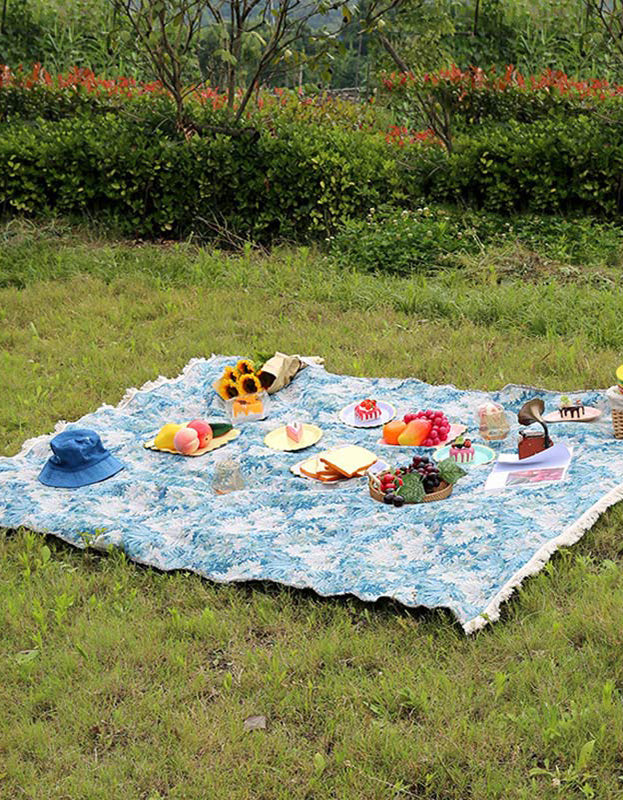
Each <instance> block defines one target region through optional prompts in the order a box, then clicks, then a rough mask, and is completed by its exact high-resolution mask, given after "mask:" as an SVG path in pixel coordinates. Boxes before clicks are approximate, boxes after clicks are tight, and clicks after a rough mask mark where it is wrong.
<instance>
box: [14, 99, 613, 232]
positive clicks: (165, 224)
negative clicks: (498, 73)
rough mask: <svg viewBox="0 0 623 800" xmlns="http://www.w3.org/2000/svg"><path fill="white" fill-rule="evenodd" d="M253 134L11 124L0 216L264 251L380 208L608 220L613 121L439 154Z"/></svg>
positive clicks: (564, 124)
mask: <svg viewBox="0 0 623 800" xmlns="http://www.w3.org/2000/svg"><path fill="white" fill-rule="evenodd" d="M136 108H138V106H137V107H136ZM159 115H160V116H159ZM159 119H160V120H161V122H158V120H159ZM258 131H259V132H258V135H257V137H249V136H246V135H241V136H236V137H231V136H224V135H218V136H202V137H199V136H195V137H194V138H192V139H191V140H190V141H186V140H185V139H184V138H183V137H180V136H177V135H176V134H175V131H174V129H173V126H172V124H171V122H170V119H169V120H168V121H167V119H166V117H165V118H163V117H162V116H161V114H160V112H158V113H156V111H155V110H153V109H152V110H151V112H146V113H145V114H142V115H141V114H136V116H135V118H131V117H130V116H129V115H127V114H119V113H116V112H115V113H111V112H105V111H104V110H102V112H101V113H100V114H97V115H93V114H91V115H86V114H76V115H74V116H70V117H67V118H63V119H59V120H56V121H53V120H44V119H30V120H27V119H17V120H15V119H14V120H13V121H12V122H10V123H4V124H2V125H0V211H3V212H5V213H9V214H10V213H15V212H21V213H27V214H36V213H38V212H41V211H45V210H53V211H55V212H59V213H63V214H68V215H74V214H85V213H86V214H96V215H98V216H100V217H101V218H104V219H109V220H110V221H111V223H113V224H114V225H115V227H117V228H120V229H121V230H122V231H124V232H127V233H130V234H138V235H142V236H150V235H160V234H162V233H166V234H167V235H184V234H187V233H188V232H189V231H191V230H194V231H202V230H203V231H206V232H208V231H210V230H211V231H213V230H214V228H215V227H218V226H222V227H223V228H225V229H227V230H228V231H229V232H231V233H233V234H236V235H237V236H242V237H245V238H252V239H255V240H256V241H260V242H270V241H273V240H275V239H276V238H286V239H298V240H300V239H303V238H306V237H309V236H317V237H320V236H323V237H324V236H326V235H328V234H329V233H331V232H332V231H334V230H335V229H336V228H337V227H339V226H340V225H342V224H343V223H345V222H346V221H347V220H349V219H353V218H357V217H364V216H365V215H366V214H367V213H368V211H369V209H370V208H374V207H378V206H380V205H382V204H387V203H390V204H393V205H395V206H402V207H409V206H414V205H422V204H425V203H426V202H427V201H437V202H444V203H447V202H452V203H456V202H459V203H461V204H466V205H469V206H472V207H475V208H484V209H486V210H488V211H492V212H496V213H501V214H507V213H509V212H514V211H533V212H538V213H544V212H545V213H558V212H569V211H577V210H579V211H582V212H590V213H592V214H596V215H601V216H608V217H610V218H615V217H616V216H617V215H618V214H619V212H620V210H621V207H622V206H623V126H619V125H617V124H609V123H608V122H607V121H606V120H604V119H602V118H600V117H596V116H594V117H590V116H586V115H584V116H580V117H578V118H575V119H571V120H562V119H549V120H542V121H540V122H538V123H532V124H529V123H523V124H522V123H519V122H512V123H508V124H504V125H499V124H498V125H496V126H489V127H484V126H481V128H479V129H478V131H477V132H476V131H473V132H472V133H471V134H470V135H469V136H468V135H467V134H463V135H461V136H459V137H458V138H457V140H456V143H455V149H454V152H453V153H452V155H450V156H448V154H447V153H446V152H445V151H444V150H443V149H442V148H441V147H437V146H421V145H412V146H406V147H404V148H399V147H396V146H395V145H392V144H388V143H387V142H386V141H385V140H384V138H383V136H381V135H379V134H372V133H366V132H364V131H356V130H345V129H341V128H340V127H338V126H336V125H331V126H329V125H319V124H315V123H310V122H294V121H290V122H287V123H283V122H278V123H273V127H272V128H271V129H269V128H268V127H267V126H266V125H265V124H263V126H262V127H259V128H258Z"/></svg>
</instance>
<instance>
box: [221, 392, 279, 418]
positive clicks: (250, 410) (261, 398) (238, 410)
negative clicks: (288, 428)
mask: <svg viewBox="0 0 623 800" xmlns="http://www.w3.org/2000/svg"><path fill="white" fill-rule="evenodd" d="M269 408H270V400H269V399H268V394H267V392H264V391H262V392H256V393H255V394H241V395H238V397H232V398H231V400H225V412H226V414H227V416H228V417H229V419H230V421H231V422H232V423H233V424H235V425H243V424H244V423H245V422H254V421H255V420H258V419H265V418H266V417H267V416H268V409H269Z"/></svg>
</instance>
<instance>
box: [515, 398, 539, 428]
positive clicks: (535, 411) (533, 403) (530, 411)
mask: <svg viewBox="0 0 623 800" xmlns="http://www.w3.org/2000/svg"><path fill="white" fill-rule="evenodd" d="M543 411H545V403H544V402H543V401H542V400H541V398H540V397H533V398H532V400H528V402H527V403H524V404H523V406H522V407H521V408H520V409H519V412H518V414H517V419H518V420H519V424H520V425H532V423H533V422H540V423H541V425H543V426H545V420H544V419H543Z"/></svg>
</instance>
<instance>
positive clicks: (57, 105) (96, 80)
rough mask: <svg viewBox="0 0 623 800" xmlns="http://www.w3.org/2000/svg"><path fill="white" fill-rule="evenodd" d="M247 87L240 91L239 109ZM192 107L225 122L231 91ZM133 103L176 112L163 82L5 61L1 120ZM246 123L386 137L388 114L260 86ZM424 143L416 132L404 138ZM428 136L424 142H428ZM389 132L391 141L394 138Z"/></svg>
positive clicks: (209, 93) (0, 75) (203, 92)
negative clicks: (320, 127)
mask: <svg viewBox="0 0 623 800" xmlns="http://www.w3.org/2000/svg"><path fill="white" fill-rule="evenodd" d="M242 95H243V90H242V89H238V90H237V91H236V95H235V100H234V106H233V108H234V110H236V109H237V107H238V104H239V102H240V100H241V98H242ZM188 102H189V105H190V111H191V113H192V115H193V116H194V117H196V118H197V119H198V120H199V121H201V120H212V121H214V122H215V123H218V124H221V125H222V124H224V123H225V122H226V119H225V112H226V108H227V93H226V92H225V91H224V90H222V89H220V88H219V87H209V86H201V87H198V88H197V89H196V90H195V91H194V92H192V94H191V95H190V96H189V99H188ZM128 104H132V105H133V106H134V105H138V106H139V108H140V109H141V113H150V111H151V112H154V111H159V112H161V113H167V112H168V113H169V114H172V109H173V105H172V101H171V99H170V97H169V95H168V92H167V91H166V90H165V89H164V88H163V87H162V85H161V84H160V83H159V82H158V81H153V82H151V83H140V82H137V81H135V80H134V79H132V78H125V77H116V78H103V77H100V76H97V75H95V73H94V72H93V71H92V70H90V69H85V68H79V67H74V68H73V69H71V70H70V71H69V72H67V73H65V74H58V75H52V74H51V73H50V72H48V71H47V70H45V69H44V68H43V67H41V65H40V64H35V65H34V66H33V67H32V69H31V70H29V71H25V70H24V69H22V68H19V69H17V70H11V69H9V68H8V67H6V66H2V65H0V120H3V119H8V118H14V117H33V116H43V117H45V118H48V119H59V118H60V117H63V116H68V115H71V114H74V113H76V112H78V111H80V110H81V109H84V110H87V111H89V112H92V111H93V110H95V109H104V110H119V109H122V108H127V107H128ZM245 119H246V121H247V122H253V123H255V124H262V125H265V126H268V127H269V128H270V127H271V126H272V127H274V126H275V125H278V124H283V123H286V122H297V121H299V122H313V123H317V124H323V125H340V126H341V127H348V128H350V129H351V130H365V131H368V132H370V133H377V132H378V133H379V134H382V135H385V132H386V130H387V128H388V126H389V115H388V114H387V113H386V112H385V113H384V111H383V110H382V109H378V108H377V106H376V105H375V103H374V102H368V103H353V102H349V101H346V100H343V99H341V98H339V97H335V96H331V95H330V94H327V93H323V94H319V95H311V96H308V95H306V94H305V93H304V92H303V91H295V90H288V89H279V88H275V89H262V90H258V91H257V93H256V95H255V98H254V102H253V103H250V104H249V106H248V111H247V112H246V114H245ZM403 138H406V139H408V140H409V141H413V142H415V141H419V140H420V139H418V137H417V135H413V136H411V135H409V136H407V137H403ZM426 138H427V137H426V136H424V137H423V138H422V139H421V140H422V141H424V140H426ZM394 139H395V137H394V135H393V134H392V135H389V138H388V139H387V141H388V142H389V143H392V144H393V143H398V144H400V146H404V142H403V141H400V142H395V141H394Z"/></svg>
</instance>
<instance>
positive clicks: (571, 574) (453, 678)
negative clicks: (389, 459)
mask: <svg viewBox="0 0 623 800" xmlns="http://www.w3.org/2000/svg"><path fill="white" fill-rule="evenodd" d="M504 252H505V254H506V255H505V257H506V258H507V266H508V264H511V265H512V263H515V266H517V269H518V270H519V266H518V261H517V259H515V261H514V262H513V256H512V252H511V251H508V250H505V251H504ZM485 261H487V262H488V263H484V262H483V259H475V260H473V261H472V262H470V264H467V265H466V269H465V270H464V272H463V273H458V272H448V273H442V274H439V275H437V276H435V277H434V278H431V279H429V280H424V279H422V278H419V279H417V280H409V279H405V278H381V277H378V276H374V275H363V274H359V273H357V272H353V271H350V270H349V271H344V270H341V269H340V267H339V265H335V264H332V263H331V262H330V261H328V260H326V259H325V258H324V257H323V256H322V255H320V254H318V253H316V252H314V251H313V250H304V249H299V250H293V249H282V250H280V251H277V252H276V253H274V254H273V255H272V256H271V257H265V256H262V255H261V254H259V253H256V252H253V251H251V250H247V251H246V252H243V253H242V254H240V255H238V256H232V255H229V256H228V255H225V254H222V253H214V252H209V251H206V250H201V249H199V248H196V247H194V246H193V245H192V244H182V245H170V246H166V247H163V246H154V245H145V244H135V245H132V244H128V243H126V244H123V243H114V242H111V241H107V240H105V239H103V238H100V239H98V238H96V237H88V236H85V235H84V234H83V233H80V232H75V231H71V230H62V229H59V228H58V226H57V227H51V228H45V227H44V228H41V229H39V230H37V231H35V230H29V228H28V227H27V226H25V225H22V226H15V225H12V226H9V227H6V228H5V229H3V230H0V276H2V280H1V283H2V285H3V286H4V288H1V289H0V323H1V324H0V352H1V354H0V358H1V362H0V369H1V374H2V378H3V380H2V384H1V391H0V452H2V454H4V455H10V454H12V453H15V452H16V451H17V450H18V449H19V446H20V444H21V442H22V441H23V439H24V438H26V437H30V436H35V435H37V434H39V433H43V432H47V431H49V430H51V429H52V428H53V425H54V423H55V421H56V420H57V419H58V418H66V419H74V418H76V417H78V416H80V415H81V414H83V413H85V412H87V411H89V410H91V409H93V408H94V407H96V406H97V405H99V404H101V403H104V402H108V403H116V402H118V400H119V398H120V396H121V394H122V392H123V391H124V389H125V388H126V387H127V386H130V385H139V384H141V383H142V382H144V381H145V380H149V379H151V378H153V377H155V376H156V375H158V374H165V375H175V374H177V373H178V372H179V371H180V370H181V368H182V367H183V365H184V364H185V363H186V361H187V360H188V359H189V358H191V357H192V356H197V355H209V354H210V353H211V352H222V353H240V354H243V353H244V354H246V353H249V354H259V353H268V352H271V351H274V350H275V349H277V348H278V349H281V350H284V351H288V352H306V353H318V354H321V355H323V356H324V357H325V358H326V360H327V366H328V368H329V369H331V370H334V371H336V372H349V373H354V374H362V375H394V376H407V375H416V376H417V377H420V378H423V379H425V380H429V381H433V382H441V381H446V382H448V381H449V382H453V383H456V384H458V385H460V386H475V387H483V388H498V387H500V386H502V385H504V384H505V383H507V382H511V381H516V382H522V383H536V384H541V385H545V386H548V387H552V388H562V387H564V388H569V387H582V386H586V387H588V386H606V385H609V383H610V382H611V380H612V374H613V369H614V367H616V366H617V365H618V364H619V363H620V361H621V360H622V359H621V352H620V342H621V334H622V331H621V325H622V322H621V320H623V300H622V299H621V296H620V290H619V289H618V288H617V289H615V290H612V289H610V288H608V284H604V285H603V287H601V288H600V286H599V285H593V284H591V285H590V286H584V285H583V284H582V283H579V282H575V281H573V280H568V281H567V282H566V283H563V282H562V281H558V280H550V282H549V283H547V282H541V283H528V282H526V281H525V280H524V279H522V280H516V279H514V278H513V270H512V269H510V268H509V269H507V270H505V272H504V275H503V277H500V275H501V273H496V272H495V270H492V269H491V266H492V265H493V266H494V267H495V266H496V264H497V263H498V261H497V256H496V254H495V251H493V250H491V251H490V252H489V253H488V255H486V258H485ZM563 266H564V265H563ZM622 528H623V510H621V508H620V507H615V508H614V509H612V510H611V511H610V512H609V513H607V514H606V515H604V517H603V518H602V519H601V521H600V522H599V523H598V524H597V525H596V526H595V527H594V528H593V529H592V530H591V531H590V532H589V533H588V534H587V535H586V536H585V537H584V539H583V540H582V542H581V543H580V544H578V545H577V546H576V547H574V548H572V549H570V550H564V551H562V552H561V553H559V554H558V555H557V556H556V557H555V558H554V559H553V561H552V562H551V563H550V564H549V565H548V566H547V567H546V569H545V570H544V571H543V572H542V573H541V574H540V575H538V576H537V577H535V578H533V579H531V580H529V581H528V582H527V583H526V584H525V585H524V587H523V588H522V589H521V591H519V592H518V593H517V595H516V596H515V598H514V599H513V600H512V601H511V602H510V603H509V604H507V606H506V607H505V610H504V614H503V619H502V620H501V621H500V622H498V623H496V625H494V626H493V627H492V628H491V629H490V630H486V631H483V632H481V633H480V634H478V635H476V636H474V637H472V638H469V639H467V638H465V637H464V636H463V634H462V633H461V632H460V630H459V629H458V628H457V626H456V625H455V624H454V623H453V621H452V619H451V618H450V617H449V615H447V614H445V613H442V612H431V613H427V614H414V613H408V612H406V611H405V610H404V609H400V608H398V607H396V606H394V605H392V604H389V603H379V604H377V605H376V606H371V605H364V604H362V603H359V602H356V601H354V600H348V599H319V598H317V597H316V596H314V595H313V594H312V593H310V592H299V591H293V590H288V589H285V588H280V587H275V586H271V585H253V586H249V585H240V586H214V585H212V584H210V583H209V582H207V581H205V580H202V579H200V578H198V577H196V576H193V575H188V574H182V573H180V574H171V575H169V574H160V573H158V572H156V571H154V570H151V569H146V568H142V567H139V566H137V565H134V564H132V563H128V562H127V561H126V560H125V558H124V557H123V555H122V554H120V553H119V552H111V553H110V554H105V555H100V554H97V553H94V552H91V551H87V552H81V551H77V550H75V549H73V548H71V547H69V546H66V545H64V544H63V543H62V542H60V541H58V540H56V539H53V538H51V537H50V538H45V537H42V536H39V535H35V534H31V533H28V532H25V531H18V532H3V533H0V626H1V627H0V665H1V666H0V675H2V681H1V682H0V797H1V798H5V797H6V798H14V797H15V798H17V797H29V798H37V800H39V798H46V800H47V798H52V799H54V800H61V799H62V798H71V800H76V799H77V798H88V799H89V800H92V799H97V798H106V799H108V798H144V800H157V799H159V798H197V800H199V799H201V800H204V798H210V799H211V798H219V799H220V798H225V797H226V798H232V799H233V800H243V799H244V800H247V799H248V800H251V798H253V800H260V799H261V800H281V798H283V800H285V799H286V798H288V800H289V799H290V798H295V799H296V800H299V799H300V800H338V799H339V800H351V798H353V799H354V798H357V800H359V799H360V798H363V799H364V800H389V799H390V798H391V799H392V800H394V799H396V800H398V799H399V798H430V799H431V800H481V798H504V799H506V798H522V799H523V798H526V799H527V798H530V799H532V798H537V797H538V798H565V800H566V798H576V797H577V798H586V797H595V798H599V800H602V799H604V798H605V799H606V800H608V799H609V798H613V799H614V798H619V797H621V796H622V793H623V755H622V754H623V704H622V692H623V667H622V666H621V663H622V662H621V657H620V654H621V648H622V646H623V629H622V628H621V608H622V607H623V572H622V565H623V545H622V544H621V530H622ZM253 714H263V715H265V716H266V718H267V729H266V730H265V731H255V732H252V733H249V732H246V731H245V730H244V727H243V722H244V720H245V718H246V717H248V716H250V715H253Z"/></svg>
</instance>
